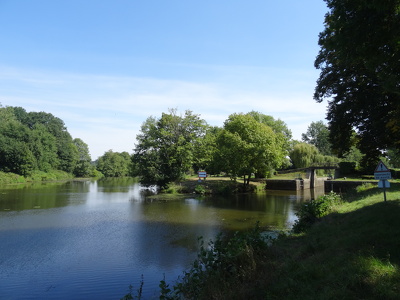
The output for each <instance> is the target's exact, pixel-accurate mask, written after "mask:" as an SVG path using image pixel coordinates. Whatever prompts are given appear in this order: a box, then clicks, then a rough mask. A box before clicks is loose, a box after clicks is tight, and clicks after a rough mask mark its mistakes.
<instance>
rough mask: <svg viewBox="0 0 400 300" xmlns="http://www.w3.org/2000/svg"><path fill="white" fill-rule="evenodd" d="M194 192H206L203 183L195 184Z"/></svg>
mask: <svg viewBox="0 0 400 300" xmlns="http://www.w3.org/2000/svg"><path fill="white" fill-rule="evenodd" d="M194 191H195V193H196V194H200V195H204V194H205V193H206V188H205V187H204V186H203V185H200V184H198V185H196V187H195V188H194Z"/></svg>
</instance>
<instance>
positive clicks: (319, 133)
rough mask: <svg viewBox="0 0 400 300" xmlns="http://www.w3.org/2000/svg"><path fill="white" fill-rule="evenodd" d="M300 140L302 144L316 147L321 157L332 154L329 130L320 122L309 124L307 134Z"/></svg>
mask: <svg viewBox="0 0 400 300" xmlns="http://www.w3.org/2000/svg"><path fill="white" fill-rule="evenodd" d="M301 139H302V141H303V142H305V143H309V144H311V145H314V146H315V147H317V149H318V151H319V152H320V153H321V154H323V155H331V154H332V150H331V143H330V141H329V129H328V126H326V125H325V124H324V122H322V121H318V122H311V124H310V126H308V128H307V132H306V133H303V134H302V135H301Z"/></svg>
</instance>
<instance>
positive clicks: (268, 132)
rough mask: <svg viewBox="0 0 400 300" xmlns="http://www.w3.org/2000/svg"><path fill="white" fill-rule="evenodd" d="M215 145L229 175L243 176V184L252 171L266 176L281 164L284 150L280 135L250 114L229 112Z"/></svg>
mask: <svg viewBox="0 0 400 300" xmlns="http://www.w3.org/2000/svg"><path fill="white" fill-rule="evenodd" d="M217 148H218V152H217V153H216V156H217V159H218V161H220V163H221V164H223V167H222V170H223V171H225V172H227V173H228V174H230V176H231V177H232V178H235V179H236V178H237V177H243V178H244V180H245V184H248V183H249V181H248V180H249V178H250V176H251V174H252V173H254V174H259V176H261V177H265V176H266V175H268V173H270V172H271V170H274V169H275V168H278V167H280V166H282V165H283V163H284V162H285V157H286V154H287V151H286V149H285V139H284V137H283V135H279V134H276V133H275V132H274V131H273V130H272V128H271V127H270V126H268V125H265V124H263V123H260V122H259V121H257V120H256V119H255V118H253V117H252V116H251V115H249V114H232V115H230V116H229V118H228V119H227V120H226V121H225V123H224V128H223V130H222V131H221V132H220V134H219V135H218V137H217ZM246 177H247V181H246Z"/></svg>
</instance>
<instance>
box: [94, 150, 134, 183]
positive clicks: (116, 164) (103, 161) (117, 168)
mask: <svg viewBox="0 0 400 300" xmlns="http://www.w3.org/2000/svg"><path fill="white" fill-rule="evenodd" d="M96 168H97V170H98V171H100V172H101V173H102V174H103V175H104V176H105V177H125V176H130V175H131V174H132V161H131V155H130V154H129V153H128V152H121V153H119V152H113V151H112V150H109V151H107V152H106V153H104V155H102V156H100V157H99V159H98V160H97V164H96Z"/></svg>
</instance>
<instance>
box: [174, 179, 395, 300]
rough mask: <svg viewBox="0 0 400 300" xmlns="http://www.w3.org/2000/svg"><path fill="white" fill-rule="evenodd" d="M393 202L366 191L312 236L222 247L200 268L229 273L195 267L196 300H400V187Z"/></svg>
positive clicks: (241, 240) (203, 258)
mask: <svg viewBox="0 0 400 300" xmlns="http://www.w3.org/2000/svg"><path fill="white" fill-rule="evenodd" d="M387 199H388V200H387V201H386V202H384V201H383V192H382V189H379V188H377V187H376V186H373V185H369V186H368V185H365V186H362V187H360V188H358V189H357V190H353V192H351V193H347V194H346V195H345V196H344V199H343V203H342V204H340V205H337V206H335V207H334V209H333V211H332V212H331V213H330V214H329V215H327V216H325V217H323V218H321V219H319V220H318V221H317V223H315V224H314V225H313V226H312V227H311V228H310V229H308V230H307V232H305V233H302V234H293V235H289V236H284V237H281V238H279V239H278V240H276V241H275V242H274V243H273V245H272V246H270V247H264V246H262V244H260V243H259V241H258V240H257V239H254V235H252V234H250V235H249V236H250V237H251V238H249V236H247V237H246V236H245V237H239V236H235V237H234V238H233V239H231V240H230V241H229V242H228V243H226V244H224V245H225V246H221V245H222V244H221V240H217V241H216V242H215V243H214V244H213V246H214V247H215V246H217V247H218V248H217V251H208V252H207V251H206V248H203V249H202V251H200V253H199V261H200V262H203V266H205V267H207V264H208V265H212V264H213V263H211V261H214V262H217V263H216V264H215V265H212V267H213V268H214V266H217V265H224V264H225V265H224V268H223V269H216V270H214V269H212V268H211V269H212V270H213V271H212V272H211V276H208V275H204V273H203V271H202V270H201V269H200V268H199V261H197V262H195V263H194V264H193V268H192V269H191V270H189V271H188V273H189V274H190V275H189V277H188V280H187V283H188V284H189V286H186V288H188V289H187V291H189V292H193V293H194V294H192V295H189V299H190V298H193V299H400V296H399V295H400V267H399V266H400V251H399V249H400V239H399V236H400V218H399V215H400V184H398V183H394V184H392V186H391V188H390V189H388V190H387ZM232 245H234V247H232ZM239 249H241V250H240V251H239ZM204 264H205V265H204ZM199 278H202V280H204V279H205V280H204V281H199ZM192 279H193V280H192ZM200 282H201V283H200ZM190 284H193V285H192V286H190ZM199 285H200V286H199ZM178 287H179V285H178ZM191 288H195V290H192V289H191Z"/></svg>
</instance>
